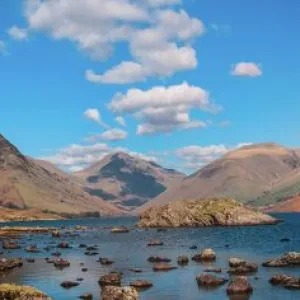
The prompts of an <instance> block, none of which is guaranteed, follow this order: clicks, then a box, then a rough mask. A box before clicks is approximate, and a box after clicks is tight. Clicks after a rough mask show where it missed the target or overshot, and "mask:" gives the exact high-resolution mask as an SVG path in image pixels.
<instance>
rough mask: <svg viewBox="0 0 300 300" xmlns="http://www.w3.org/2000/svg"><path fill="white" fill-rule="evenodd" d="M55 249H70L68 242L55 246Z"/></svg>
mask: <svg viewBox="0 0 300 300" xmlns="http://www.w3.org/2000/svg"><path fill="white" fill-rule="evenodd" d="M57 248H60V249H69V248H71V247H70V245H69V243H68V242H61V243H60V244H58V245H57Z"/></svg>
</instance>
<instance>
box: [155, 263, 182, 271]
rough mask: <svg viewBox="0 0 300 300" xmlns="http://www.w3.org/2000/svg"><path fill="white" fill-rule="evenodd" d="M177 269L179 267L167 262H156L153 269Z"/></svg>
mask: <svg viewBox="0 0 300 300" xmlns="http://www.w3.org/2000/svg"><path fill="white" fill-rule="evenodd" d="M174 269H177V267H174V266H172V265H170V264H167V263H156V264H154V266H153V271H154V272H167V271H171V270H174Z"/></svg>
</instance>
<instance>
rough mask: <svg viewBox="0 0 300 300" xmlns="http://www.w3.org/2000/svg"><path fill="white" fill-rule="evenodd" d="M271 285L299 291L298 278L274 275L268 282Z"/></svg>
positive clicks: (299, 281) (299, 280)
mask: <svg viewBox="0 0 300 300" xmlns="http://www.w3.org/2000/svg"><path fill="white" fill-rule="evenodd" d="M269 281H270V283H271V284H273V285H281V286H283V287H284V288H286V289H290V290H300V278H298V277H294V276H288V275H282V274H279V275H275V276H273V277H272V278H271V279H270V280H269Z"/></svg>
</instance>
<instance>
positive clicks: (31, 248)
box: [25, 245, 41, 253]
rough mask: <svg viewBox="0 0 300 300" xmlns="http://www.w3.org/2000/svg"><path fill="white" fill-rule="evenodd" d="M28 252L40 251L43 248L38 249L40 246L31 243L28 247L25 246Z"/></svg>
mask: <svg viewBox="0 0 300 300" xmlns="http://www.w3.org/2000/svg"><path fill="white" fill-rule="evenodd" d="M25 251H26V252H29V253H40V252H41V250H40V249H38V247H37V246H36V245H29V246H28V247H26V248H25Z"/></svg>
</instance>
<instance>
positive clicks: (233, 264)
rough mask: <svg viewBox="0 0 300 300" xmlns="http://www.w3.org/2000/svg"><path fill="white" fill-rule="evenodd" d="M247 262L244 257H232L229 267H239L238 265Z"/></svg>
mask: <svg viewBox="0 0 300 300" xmlns="http://www.w3.org/2000/svg"><path fill="white" fill-rule="evenodd" d="M245 262H246V261H245V260H244V259H241V258H237V257H230V258H229V260H228V263H229V267H232V268H235V267H238V266H240V265H242V264H244V263H245Z"/></svg>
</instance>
